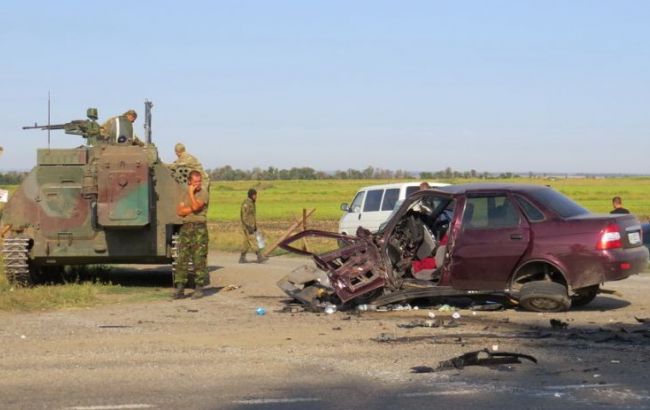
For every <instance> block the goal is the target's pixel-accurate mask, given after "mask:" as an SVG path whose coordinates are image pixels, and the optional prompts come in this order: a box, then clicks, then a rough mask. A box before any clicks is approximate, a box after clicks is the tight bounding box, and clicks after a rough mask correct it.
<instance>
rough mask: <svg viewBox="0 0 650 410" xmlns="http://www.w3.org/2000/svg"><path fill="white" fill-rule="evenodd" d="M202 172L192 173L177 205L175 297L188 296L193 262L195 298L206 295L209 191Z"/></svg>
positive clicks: (195, 171) (173, 296) (193, 297)
mask: <svg viewBox="0 0 650 410" xmlns="http://www.w3.org/2000/svg"><path fill="white" fill-rule="evenodd" d="M201 183H202V177H201V173H200V172H199V171H197V170H193V171H191V172H190V174H189V177H188V183H187V191H186V192H185V194H184V195H183V198H182V200H181V202H180V203H179V204H178V207H177V208H176V213H177V214H178V216H180V217H182V218H183V225H182V226H181V232H180V237H179V249H178V260H177V261H176V273H175V277H174V286H175V290H174V293H173V294H172V298H173V299H181V298H183V297H184V296H185V294H184V292H185V286H186V285H187V279H188V272H189V264H190V263H192V264H193V265H194V274H195V278H194V283H195V289H194V293H193V294H192V299H198V298H200V297H202V296H203V286H204V285H205V284H206V283H207V279H208V266H207V265H208V228H207V225H206V221H207V213H208V201H209V197H208V190H207V189H203V187H202V185H201Z"/></svg>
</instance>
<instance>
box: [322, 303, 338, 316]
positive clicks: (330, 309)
mask: <svg viewBox="0 0 650 410" xmlns="http://www.w3.org/2000/svg"><path fill="white" fill-rule="evenodd" d="M323 312H325V313H327V314H328V315H331V314H332V313H336V305H332V304H328V305H327V306H325V309H323Z"/></svg>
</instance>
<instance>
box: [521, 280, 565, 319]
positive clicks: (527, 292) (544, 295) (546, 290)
mask: <svg viewBox="0 0 650 410" xmlns="http://www.w3.org/2000/svg"><path fill="white" fill-rule="evenodd" d="M519 304H520V305H521V306H522V307H523V308H524V309H526V310H530V311H533V312H562V311H565V310H569V308H570V307H571V299H569V295H567V289H566V286H564V285H562V284H560V283H556V282H548V281H534V282H527V283H524V284H523V286H522V287H521V292H520V293H519Z"/></svg>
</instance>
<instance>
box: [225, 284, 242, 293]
mask: <svg viewBox="0 0 650 410" xmlns="http://www.w3.org/2000/svg"><path fill="white" fill-rule="evenodd" d="M239 288H241V285H228V286H226V287H224V288H223V289H221V290H222V291H224V292H230V291H231V290H236V289H239Z"/></svg>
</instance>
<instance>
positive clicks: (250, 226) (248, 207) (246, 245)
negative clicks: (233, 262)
mask: <svg viewBox="0 0 650 410" xmlns="http://www.w3.org/2000/svg"><path fill="white" fill-rule="evenodd" d="M255 201H257V191H256V190H255V189H253V188H251V189H249V190H248V197H247V198H246V199H245V200H244V202H242V204H241V211H240V218H241V226H242V234H243V236H244V241H243V245H242V251H241V255H240V256H239V263H246V262H247V261H246V253H247V252H248V251H249V250H253V252H255V254H257V263H263V262H265V261H266V260H267V259H268V258H267V257H265V256H262V254H261V253H260V249H259V248H258V247H257V238H255V233H256V232H257V220H256V218H255Z"/></svg>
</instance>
